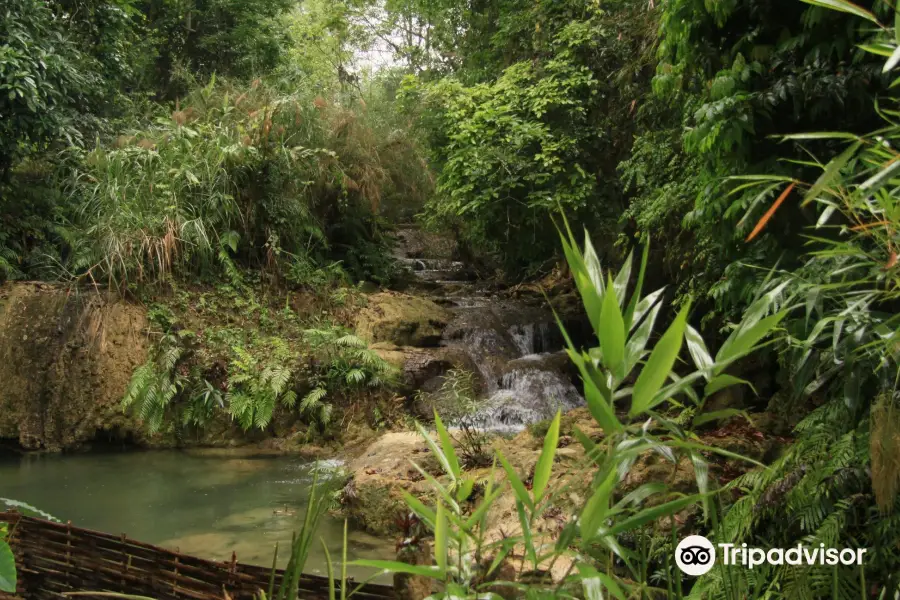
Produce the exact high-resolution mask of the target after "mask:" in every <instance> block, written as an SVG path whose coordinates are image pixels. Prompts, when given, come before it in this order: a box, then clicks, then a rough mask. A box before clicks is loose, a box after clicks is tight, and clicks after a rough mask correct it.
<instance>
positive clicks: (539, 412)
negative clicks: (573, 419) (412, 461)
mask: <svg viewBox="0 0 900 600" xmlns="http://www.w3.org/2000/svg"><path fill="white" fill-rule="evenodd" d="M404 239H405V238H404V237H403V236H401V240H404ZM398 250H399V251H398V255H397V258H398V260H399V261H400V262H402V263H404V264H405V265H406V266H407V267H408V268H409V269H410V271H411V272H412V273H413V275H414V276H415V277H416V278H417V279H418V280H419V282H420V284H421V286H423V287H424V288H425V289H428V290H430V293H431V295H432V296H433V299H434V300H435V302H437V303H439V304H442V305H444V306H445V307H447V308H448V309H449V310H450V311H451V312H452V313H453V315H454V318H453V320H452V321H451V322H450V324H449V325H448V327H447V329H446V330H445V331H444V335H443V339H442V341H441V345H442V346H450V347H456V348H459V349H461V350H462V351H463V352H464V353H465V354H467V355H468V357H469V358H470V359H471V361H472V364H473V365H474V366H475V368H476V369H477V371H478V373H477V374H478V375H479V376H480V380H481V383H482V388H483V395H484V398H483V407H482V408H481V409H480V410H479V412H478V414H476V415H475V417H474V421H475V422H476V423H477V424H478V425H479V426H480V427H482V428H484V429H486V430H492V431H504V432H514V431H518V430H521V429H522V428H523V427H525V425H527V424H529V423H534V422H536V421H540V420H543V419H548V418H551V417H552V416H553V415H554V414H555V413H556V410H557V409H560V408H561V409H562V410H563V411H564V412H565V411H566V410H569V409H572V408H576V407H578V406H583V405H584V398H583V397H582V396H581V394H580V393H579V392H578V390H577V389H576V387H575V385H574V384H573V382H572V378H571V377H570V376H569V374H568V373H567V371H566V368H565V367H566V366H567V363H568V359H567V358H566V357H565V355H564V353H563V352H562V350H563V347H564V346H563V337H562V335H561V334H560V332H559V328H558V326H557V323H556V322H555V319H554V317H553V314H552V313H551V311H550V310H549V309H548V308H547V307H546V305H545V304H544V303H542V302H538V303H537V304H535V303H528V302H523V301H519V300H513V299H509V298H503V297H501V296H500V295H499V294H496V293H493V292H491V291H489V290H487V289H485V288H484V287H483V285H482V283H481V282H479V281H477V280H476V279H475V277H474V275H473V273H471V272H470V271H469V270H468V269H467V267H466V265H465V264H464V263H462V262H459V261H452V260H448V259H446V258H427V257H421V256H409V255H408V254H407V253H406V252H405V249H404V248H403V244H401V246H400V248H399V249H398ZM560 358H562V360H560Z"/></svg>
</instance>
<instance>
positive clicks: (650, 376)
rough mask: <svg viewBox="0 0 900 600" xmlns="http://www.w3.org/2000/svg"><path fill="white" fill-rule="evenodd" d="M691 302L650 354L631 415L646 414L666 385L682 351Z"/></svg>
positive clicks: (633, 393)
mask: <svg viewBox="0 0 900 600" xmlns="http://www.w3.org/2000/svg"><path fill="white" fill-rule="evenodd" d="M690 304H691V303H690V302H687V303H686V304H685V306H684V308H682V309H681V312H679V313H678V316H677V317H675V321H674V322H673V323H672V325H670V326H669V329H668V330H666V332H665V333H664V334H663V336H662V338H660V340H659V343H657V344H656V347H655V348H654V349H653V352H651V353H650V358H649V359H647V363H646V364H645V365H644V368H643V369H641V374H640V375H638V378H637V381H636V382H635V383H634V391H633V392H632V394H631V410H630V411H629V413H628V414H629V415H631V416H636V415H640V414H642V413H644V412H645V411H646V410H647V409H648V408H649V407H650V405H651V403H652V402H653V397H654V396H655V395H656V393H657V392H658V391H659V389H660V388H661V387H662V385H663V383H665V381H666V379H667V378H668V376H669V373H670V372H671V371H672V366H673V365H674V364H675V359H676V358H678V353H679V352H680V351H681V341H682V335H683V334H684V328H685V326H686V325H687V314H688V310H690Z"/></svg>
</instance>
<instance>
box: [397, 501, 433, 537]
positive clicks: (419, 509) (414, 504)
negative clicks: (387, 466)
mask: <svg viewBox="0 0 900 600" xmlns="http://www.w3.org/2000/svg"><path fill="white" fill-rule="evenodd" d="M403 501H404V502H405V503H406V506H408V507H409V509H410V510H411V511H413V512H414V513H416V515H417V516H418V517H419V518H420V519H422V522H424V523H425V524H426V525H428V527H429V529H432V530H434V528H435V526H436V523H437V515H436V514H435V512H434V511H433V510H431V509H430V508H428V507H427V506H425V504H423V503H422V501H421V500H419V499H418V498H416V497H415V496H413V495H412V494H410V493H409V492H403Z"/></svg>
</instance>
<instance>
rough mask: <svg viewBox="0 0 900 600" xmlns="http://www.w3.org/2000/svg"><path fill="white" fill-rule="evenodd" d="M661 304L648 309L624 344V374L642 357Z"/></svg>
mask: <svg viewBox="0 0 900 600" xmlns="http://www.w3.org/2000/svg"><path fill="white" fill-rule="evenodd" d="M660 308H662V304H656V305H655V306H654V307H653V308H651V309H650V314H648V315H647V318H646V319H643V320H642V321H641V325H640V326H639V327H638V328H637V329H636V330H635V332H634V333H633V334H632V335H631V337H630V338H629V340H628V344H626V345H625V376H626V377H627V376H628V374H629V373H631V369H633V368H634V365H636V364H637V362H638V361H639V360H640V359H641V358H642V357H643V354H644V349H645V348H646V347H647V342H648V341H649V340H650V335H651V334H652V333H653V326H654V325H655V324H656V317H657V315H658V314H659V309H660Z"/></svg>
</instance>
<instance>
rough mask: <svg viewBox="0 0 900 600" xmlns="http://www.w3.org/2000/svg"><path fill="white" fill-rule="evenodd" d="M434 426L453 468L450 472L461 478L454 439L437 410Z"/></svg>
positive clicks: (449, 463) (448, 462)
mask: <svg viewBox="0 0 900 600" xmlns="http://www.w3.org/2000/svg"><path fill="white" fill-rule="evenodd" d="M434 427H435V429H437V432H438V437H439V438H440V440H441V448H443V450H444V455H445V456H446V457H447V464H448V465H449V466H450V469H451V473H450V474H451V475H453V477H455V478H456V479H459V478H460V475H461V470H460V468H459V459H458V458H457V457H456V450H455V449H454V448H453V440H451V439H450V434H448V433H447V428H446V427H444V424H443V423H442V422H441V417H440V416H439V415H438V413H437V411H436V410H435V411H434Z"/></svg>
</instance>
